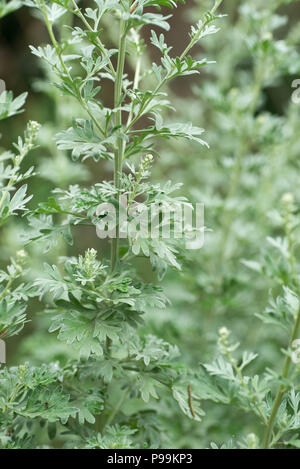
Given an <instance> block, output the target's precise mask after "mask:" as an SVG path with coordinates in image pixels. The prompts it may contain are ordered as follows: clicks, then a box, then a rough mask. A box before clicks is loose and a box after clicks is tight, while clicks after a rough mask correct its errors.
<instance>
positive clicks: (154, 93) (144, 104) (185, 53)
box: [125, 0, 223, 132]
mask: <svg viewBox="0 0 300 469" xmlns="http://www.w3.org/2000/svg"><path fill="white" fill-rule="evenodd" d="M222 2H223V0H216V2H215V4H214V6H213V8H212V9H211V10H210V12H209V13H210V15H213V14H214V13H215V12H216V10H217V9H218V8H219V6H220V5H221V3H222ZM209 23H210V19H209V17H208V18H207V19H206V20H205V21H203V24H202V25H201V27H200V28H199V30H198V32H197V34H196V35H195V36H194V37H193V38H192V39H191V41H190V42H189V44H188V45H187V47H186V48H185V49H184V51H183V52H182V54H181V55H180V60H183V59H184V58H185V56H186V55H187V54H188V52H189V51H190V50H191V49H192V47H194V45H195V44H196V42H197V41H198V40H199V37H200V34H201V33H202V31H203V30H204V29H205V27H206V26H207V25H208V24H209ZM172 75H173V70H172V69H171V70H170V71H169V72H168V73H167V74H166V76H165V77H164V78H163V79H162V80H161V82H160V83H158V85H157V86H156V88H155V90H154V91H153V93H152V96H150V97H149V98H148V99H147V100H146V101H145V102H144V103H143V104H142V105H141V107H140V110H139V111H138V113H137V115H136V116H135V117H134V118H133V119H132V121H131V122H130V123H129V125H127V126H126V130H125V132H127V131H128V130H129V129H130V128H131V127H132V126H133V125H134V124H135V123H136V122H137V121H138V120H139V118H140V117H141V116H142V115H143V112H144V111H145V109H146V108H147V106H148V104H149V103H150V102H151V100H152V99H153V97H155V96H156V94H157V93H158V92H159V91H160V90H161V88H162V87H163V86H164V85H165V84H166V83H167V82H168V81H169V80H170V79H171V78H172Z"/></svg>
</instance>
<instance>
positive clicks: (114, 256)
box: [110, 20, 127, 272]
mask: <svg viewBox="0 0 300 469" xmlns="http://www.w3.org/2000/svg"><path fill="white" fill-rule="evenodd" d="M126 33H127V22H126V21H124V20H121V21H120V40H119V53H118V65H117V75H116V82H115V91H114V106H115V108H117V114H116V126H118V127H121V126H122V110H121V105H122V103H121V101H122V99H121V98H122V83H123V74H124V65H125V54H126ZM124 150H125V147H124V144H123V138H122V136H121V134H120V135H119V136H118V139H117V148H116V151H115V159H114V183H115V187H116V189H117V191H118V192H119V189H120V181H121V172H122V161H123V155H124ZM118 260H119V225H118V223H117V226H116V237H115V238H113V239H112V244H111V266H110V267H111V272H112V271H113V270H114V269H115V267H116V265H117V263H118Z"/></svg>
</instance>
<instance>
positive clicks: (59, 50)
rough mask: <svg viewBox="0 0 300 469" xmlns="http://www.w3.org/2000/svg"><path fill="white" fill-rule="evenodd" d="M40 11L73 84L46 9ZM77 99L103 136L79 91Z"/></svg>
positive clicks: (64, 69) (42, 7)
mask: <svg viewBox="0 0 300 469" xmlns="http://www.w3.org/2000/svg"><path fill="white" fill-rule="evenodd" d="M41 11H42V13H43V16H44V19H45V23H46V27H47V30H48V33H49V36H50V39H51V42H52V44H53V47H54V48H55V51H56V54H57V56H58V59H59V61H60V64H61V66H62V69H63V71H64V73H65V74H66V76H67V77H68V78H69V80H70V81H71V82H72V83H73V78H72V76H71V74H70V72H69V70H68V68H67V67H66V64H65V62H64V59H63V57H62V52H61V48H60V45H59V44H58V42H57V41H56V39H55V36H54V32H53V27H52V23H51V22H50V21H49V18H48V13H47V9H46V7H45V5H44V4H43V3H42V4H41ZM77 99H78V101H79V103H80V105H81V106H82V107H83V109H84V110H85V111H86V112H87V114H88V115H89V117H90V118H91V119H92V121H93V122H94V124H95V126H96V127H97V129H98V130H99V132H100V133H101V134H102V135H105V132H104V130H103V129H102V127H101V125H100V124H99V122H98V121H97V119H96V118H95V117H94V115H93V113H92V112H91V111H90V109H89V107H88V105H87V104H86V103H85V102H84V100H83V99H82V96H81V94H80V91H79V90H78V94H77Z"/></svg>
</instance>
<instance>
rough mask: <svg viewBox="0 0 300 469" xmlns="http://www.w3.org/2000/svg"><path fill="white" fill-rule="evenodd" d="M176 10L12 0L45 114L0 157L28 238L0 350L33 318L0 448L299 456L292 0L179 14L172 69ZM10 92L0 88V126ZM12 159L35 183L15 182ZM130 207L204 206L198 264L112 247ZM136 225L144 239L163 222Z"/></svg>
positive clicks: (210, 6)
mask: <svg viewBox="0 0 300 469" xmlns="http://www.w3.org/2000/svg"><path fill="white" fill-rule="evenodd" d="M183 3H184V2H183V1H181V0H153V1H152V0H134V1H133V0H91V1H90V2H86V3H83V2H77V1H76V0H56V1H53V0H51V1H49V0H23V5H24V6H25V7H26V8H29V11H30V12H31V13H32V15H33V16H34V17H35V18H38V21H40V25H43V27H44V32H45V34H46V33H47V36H44V37H48V42H47V44H46V45H44V44H35V46H30V49H31V52H32V53H33V55H34V57H35V59H36V60H37V62H38V64H39V67H40V70H41V71H42V75H43V76H42V78H39V79H38V80H35V82H34V84H33V88H34V90H35V91H38V92H43V93H44V94H45V95H46V96H47V99H48V100H49V102H51V108H52V109H54V112H53V115H52V116H51V119H49V122H45V123H43V125H42V127H41V128H40V129H39V132H37V131H38V128H39V126H38V124H36V123H34V122H29V124H28V125H27V128H26V131H25V134H24V137H23V138H22V139H19V140H18V142H17V144H16V145H15V147H14V148H15V149H14V152H9V151H4V152H3V153H2V155H1V165H2V166H1V169H2V171H1V174H2V176H1V186H0V216H1V225H3V224H4V223H6V226H14V225H13V223H14V221H13V220H14V218H17V217H15V215H19V217H18V219H19V218H21V217H20V214H22V215H23V216H22V220H23V221H24V220H25V222H26V225H27V226H26V228H25V229H23V228H22V230H23V231H24V232H23V234H22V242H23V244H24V245H25V247H24V249H22V250H21V251H18V252H16V254H15V256H13V258H12V259H11V261H7V264H8V266H7V267H5V268H3V270H2V271H1V272H0V283H1V290H0V308H1V309H0V339H1V338H3V339H5V341H6V343H7V344H8V345H9V340H10V339H9V338H10V336H12V335H14V334H17V333H20V331H21V329H22V328H23V326H24V325H25V326H26V327H25V328H24V329H25V331H26V330H28V328H30V327H31V326H30V324H27V321H28V319H31V320H32V322H33V332H32V333H31V332H29V333H28V334H27V336H22V341H21V345H20V351H19V354H22V355H23V356H25V359H22V360H21V363H22V364H21V365H19V366H3V367H2V369H1V370H0V447H1V448H5V449H19V448H83V449H102V448H115V449H118V448H169V447H176V448H212V449H218V448H221V449H227V448H233V449H237V448H243V449H261V448H264V449H279V448H280V449H283V448H284V449H290V448H299V447H300V438H299V412H300V410H299V401H300V397H299V396H300V394H299V371H300V365H299V363H300V361H299V339H300V337H299V334H300V331H299V326H300V313H299V311H300V303H299V301H300V298H299V287H300V285H299V243H298V237H299V236H298V234H299V201H300V198H299V197H300V195H299V190H298V189H297V187H298V186H297V177H298V169H299V163H298V158H297V157H298V155H299V143H298V138H297V130H298V126H299V124H298V121H299V119H298V118H299V107H297V105H295V103H294V102H293V101H292V100H291V99H290V98H291V94H292V90H291V89H290V88H291V87H290V83H291V82H292V79H293V78H294V77H295V76H296V77H297V76H298V75H299V73H300V60H299V51H298V49H297V48H298V47H299V42H300V33H299V26H298V24H296V22H295V21H293V18H292V15H289V16H288V12H289V11H293V10H292V8H293V7H296V5H297V2H295V1H293V0H266V1H265V2H261V1H260V0H251V2H250V1H248V2H247V1H246V2H242V1H240V0H228V2H224V5H223V4H222V0H216V1H213V0H203V1H202V2H199V3H197V2H196V4H194V5H190V4H188V5H187V8H186V12H187V19H188V20H191V21H190V23H193V26H192V27H191V29H190V34H189V37H187V38H186V41H185V43H184V46H183V47H182V50H181V52H179V53H177V54H176V53H175V52H174V50H175V47H174V48H172V47H171V45H169V44H168V42H169V39H168V35H167V33H168V31H169V29H170V25H171V28H172V27H173V26H172V25H173V19H171V18H172V17H171V15H169V13H170V12H171V13H173V12H174V9H175V8H178V9H179V7H182V5H181V4H183ZM20 6H21V3H20V2H16V1H15V0H12V1H10V2H6V1H3V2H1V3H0V17H2V16H4V15H6V14H8V13H10V12H12V11H14V10H16V9H18V8H19V7H20ZM289 8H291V10H289ZM221 11H222V12H224V13H227V14H228V15H227V16H226V15H222V14H221ZM205 12H206V13H205ZM195 19H196V21H195ZM219 28H220V30H219ZM215 33H217V34H215ZM157 56H159V59H156V58H155V59H153V57H157ZM206 56H207V57H209V59H206V58H204V57H206ZM214 61H216V63H214ZM200 72H201V75H200V78H199V73H200ZM182 83H184V84H185V87H186V88H185V89H186V90H187V89H188V92H187V94H184V95H182V94H181V84H182ZM287 87H288V88H289V94H288V96H285V95H284V92H285V91H286V89H287ZM277 94H278V95H279V94H280V96H281V101H280V103H284V104H282V105H281V106H280V103H279V100H278V99H277ZM282 96H283V97H282ZM25 97H26V96H25V94H23V95H21V96H19V97H18V98H16V99H13V96H12V94H11V93H10V92H6V91H5V92H3V93H2V94H1V95H0V117H1V119H4V118H10V119H12V118H13V117H12V116H13V115H14V114H17V113H19V112H20V110H21V108H22V107H23V106H24V103H25ZM111 97H112V99H111ZM178 121H180V122H181V123H178ZM198 125H199V126H202V125H203V126H204V127H205V129H206V131H205V133H204V130H203V129H202V127H198ZM207 142H208V143H209V145H208V143H207ZM37 143H38V144H39V148H38V150H37V149H35V147H36V144H37ZM31 150H34V154H35V155H41V156H42V158H41V159H40V158H39V159H38V161H37V163H36V165H35V166H36V170H35V171H36V172H38V173H39V174H34V172H33V169H32V168H31V169H27V168H26V169H24V170H23V169H22V168H23V166H21V165H24V163H23V159H24V158H25V157H27V153H29V152H31ZM45 155H47V157H45ZM25 162H26V160H25ZM166 174H167V175H168V176H167V177H168V178H169V177H170V178H171V180H172V181H174V182H170V181H168V179H167V177H166V176H165V175H166ZM29 177H30V178H31V180H35V181H36V180H38V178H39V177H42V178H43V180H44V181H45V180H47V181H48V182H50V185H49V191H50V190H51V194H50V195H49V197H48V198H47V199H46V200H45V199H43V198H41V197H38V196H36V197H34V198H33V199H32V200H31V195H27V193H28V189H27V186H26V183H25V184H24V183H23V181H24V180H26V179H28V178H29ZM88 180H90V181H92V182H91V184H90V185H88V184H87V181H88ZM35 184H36V182H35ZM55 186H56V188H54V187H55ZM33 187H34V186H33ZM47 187H48V186H47ZM124 200H125V204H126V205H125V206H124V202H122V201H124ZM137 202H138V203H140V204H141V203H142V204H143V207H145V208H146V209H151V207H152V206H153V205H154V204H160V207H162V210H165V211H166V212H168V211H172V207H174V205H176V204H178V203H179V204H182V205H184V206H187V207H189V208H191V207H192V206H193V205H194V204H196V203H197V202H204V204H205V218H206V220H205V225H206V226H207V233H206V240H205V245H204V247H203V249H201V250H195V251H194V250H189V249H186V243H185V241H186V240H187V239H189V236H190V233H189V232H188V231H189V230H187V232H186V233H184V236H185V237H184V238H183V239H177V238H176V237H171V238H165V237H163V236H160V235H158V236H150V235H149V236H146V237H145V236H137V235H136V232H135V231H134V230H130V229H129V231H128V232H127V234H126V236H124V224H123V221H122V218H121V217H122V213H123V212H122V211H124V210H125V211H126V212H128V216H129V222H130V223H131V225H130V226H135V224H138V223H139V220H140V218H139V216H140V212H139V211H138V210H139V209H138V207H140V206H141V205H138V204H137ZM108 206H110V207H114V208H115V212H116V213H117V214H118V216H119V218H117V223H116V225H113V224H112V225H111V226H110V228H111V232H112V233H113V234H114V235H115V236H114V237H113V238H111V239H109V237H108V231H103V227H104V226H106V225H105V223H107V220H109V218H108V217H107V213H106V211H105V209H104V208H103V207H108ZM99 207H102V208H101V209H100V208H99ZM150 213H151V212H150ZM148 221H149V220H148ZM150 222H151V223H156V224H157V225H158V228H159V229H160V230H161V231H160V233H161V232H162V231H163V228H164V225H163V223H164V219H163V213H162V212H161V213H160V215H159V216H158V217H157V218H155V219H154V217H153V218H150ZM151 223H150V224H151ZM170 224H171V228H172V229H173V230H174V229H175V225H176V220H175V218H171V220H170ZM22 226H23V225H22ZM99 227H100V228H101V227H102V228H101V229H100V230H99ZM18 229H19V230H21V224H20V225H18ZM5 262H6V261H5ZM28 305H29V308H28ZM37 305H38V306H37ZM31 307H32V308H33V309H34V308H35V309H36V308H38V311H39V314H38V315H33V314H32V313H31ZM26 311H27V313H28V312H30V314H29V316H30V318H28V315H27V316H26ZM35 316H37V317H35ZM46 329H49V332H50V334H49V333H48V332H46ZM235 338H238V340H240V341H241V344H239V343H237V340H236V339H235Z"/></svg>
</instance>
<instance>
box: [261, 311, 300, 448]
mask: <svg viewBox="0 0 300 469" xmlns="http://www.w3.org/2000/svg"><path fill="white" fill-rule="evenodd" d="M299 326H300V309H299V311H298V315H297V318H296V321H295V324H294V327H293V331H292V335H291V338H290V341H289V348H291V346H292V344H293V342H294V340H296V338H297V337H298V333H299ZM291 364H292V359H291V356H290V355H287V356H286V358H285V361H284V366H283V371H282V379H283V380H286V379H287V378H288V375H289V372H290V369H291ZM286 391H287V387H286V385H285V384H284V383H282V384H281V385H280V386H279V388H278V391H277V394H276V397H275V401H274V404H273V408H272V411H271V415H270V418H269V420H268V425H267V427H266V430H265V434H264V438H263V444H262V447H263V448H264V449H268V448H269V446H270V440H271V436H272V431H273V428H274V424H275V420H276V415H277V412H278V409H279V407H280V404H281V402H282V398H283V396H284V394H285V392H286Z"/></svg>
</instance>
